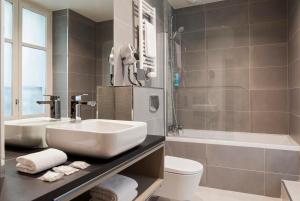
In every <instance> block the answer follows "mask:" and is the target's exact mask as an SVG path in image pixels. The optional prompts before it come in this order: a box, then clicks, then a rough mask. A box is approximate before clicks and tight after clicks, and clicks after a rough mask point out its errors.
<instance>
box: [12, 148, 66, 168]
mask: <svg viewBox="0 0 300 201" xmlns="http://www.w3.org/2000/svg"><path fill="white" fill-rule="evenodd" d="M67 159H68V157H67V155H66V154H65V153H64V152H62V151H60V150H58V149H52V148H51V149H47V150H44V151H40V152H37V153H33V154H28V155H25V156H20V157H18V158H17V159H16V160H17V162H18V163H17V165H16V167H17V170H18V171H20V172H25V173H29V174H36V173H39V172H42V171H44V170H47V169H50V168H52V167H55V166H57V165H60V164H63V163H65V162H66V161H67Z"/></svg>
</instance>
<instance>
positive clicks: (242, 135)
mask: <svg viewBox="0 0 300 201" xmlns="http://www.w3.org/2000/svg"><path fill="white" fill-rule="evenodd" d="M299 8H300V1H298V0H223V1H219V2H215V3H209V4H204V5H197V6H190V7H185V8H180V9H174V10H173V15H172V17H170V19H169V24H170V26H171V28H170V30H172V31H170V33H169V53H170V56H169V58H170V60H169V66H168V67H169V68H168V70H167V73H168V74H167V75H166V78H167V79H166V81H167V82H168V83H167V86H166V89H167V100H168V113H167V114H168V126H169V133H168V137H167V151H166V152H167V154H168V155H173V156H178V157H184V158H189V159H193V160H196V161H199V162H201V163H202V164H203V165H204V175H203V179H202V183H201V185H204V186H208V187H213V188H221V189H225V190H232V191H239V192H246V193H254V194H260V195H267V196H272V197H279V196H280V183H281V179H289V180H298V179H299V175H300V157H299V155H300V154H299V152H300V146H299V145H298V143H299V142H300V140H299V139H300V138H299V137H297V136H300V134H299V133H300V132H299V126H297V125H299V121H295V120H296V119H300V118H299V116H298V115H295V114H296V113H297V111H299V110H297V109H296V108H300V107H296V105H299V104H296V102H299V100H297V97H300V96H298V95H295V94H296V89H295V87H296V88H297V86H294V85H295V83H296V82H295V78H296V75H295V72H296V71H295V65H291V61H292V64H293V63H295V60H296V61H297V59H295V58H298V56H296V55H299V43H298V42H296V41H299V38H300V37H299V36H300V34H299V36H298V38H297V39H295V38H296V37H295V35H296V36H297V34H295V32H296V33H297V32H299V33H300V31H299V30H300V29H299V27H300V25H299V19H300V18H299V16H300V15H299V13H300V9H299ZM291 30H292V31H291ZM297 30H298V31H297ZM289 32H290V34H288V33H289ZM291 33H293V34H291ZM289 40H290V43H289ZM288 60H289V62H288ZM290 68H291V69H290ZM289 72H293V74H289ZM297 72H298V71H297ZM298 74H299V73H298ZM298 76H300V75H298ZM293 80H294V81H293ZM289 84H293V86H292V87H293V89H292V90H291V86H289ZM290 92H293V93H290ZM298 94H299V93H298ZM298 99H299V98H298ZM290 101H291V103H290ZM290 116H291V117H293V118H291V120H290ZM295 117H297V118H295ZM290 134H292V135H290ZM297 142H298V143H297ZM287 164H288V165H287Z"/></svg>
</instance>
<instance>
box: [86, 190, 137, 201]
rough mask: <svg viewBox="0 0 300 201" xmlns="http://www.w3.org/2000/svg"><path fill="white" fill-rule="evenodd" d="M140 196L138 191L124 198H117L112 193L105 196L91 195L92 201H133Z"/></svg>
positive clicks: (129, 193)
mask: <svg viewBox="0 0 300 201" xmlns="http://www.w3.org/2000/svg"><path fill="white" fill-rule="evenodd" d="M137 195H138V191H137V190H130V191H128V192H127V193H126V195H124V197H123V198H120V199H118V198H116V197H114V196H113V195H112V194H111V193H108V194H106V193H104V194H101V193H100V194H99V193H98V194H97V193H91V197H92V199H91V201H133V200H134V199H135V198H136V196H137Z"/></svg>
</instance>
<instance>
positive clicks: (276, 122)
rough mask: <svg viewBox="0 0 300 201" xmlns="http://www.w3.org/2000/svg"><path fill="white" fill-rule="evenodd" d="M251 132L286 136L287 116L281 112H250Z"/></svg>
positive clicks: (287, 130) (287, 128)
mask: <svg viewBox="0 0 300 201" xmlns="http://www.w3.org/2000/svg"><path fill="white" fill-rule="evenodd" d="M251 116H252V118H251V121H252V132H254V133H271V134H288V133H289V114H288V113H283V112H251Z"/></svg>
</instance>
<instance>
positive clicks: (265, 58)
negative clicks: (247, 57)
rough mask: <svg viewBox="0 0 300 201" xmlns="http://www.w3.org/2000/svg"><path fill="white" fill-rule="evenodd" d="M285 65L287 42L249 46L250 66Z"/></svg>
mask: <svg viewBox="0 0 300 201" xmlns="http://www.w3.org/2000/svg"><path fill="white" fill-rule="evenodd" d="M286 65H287V44H278V45H266V46H253V47H252V48H251V66H252V67H270V66H286Z"/></svg>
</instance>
